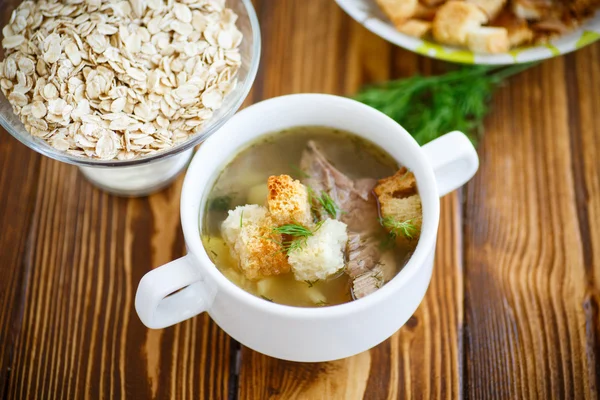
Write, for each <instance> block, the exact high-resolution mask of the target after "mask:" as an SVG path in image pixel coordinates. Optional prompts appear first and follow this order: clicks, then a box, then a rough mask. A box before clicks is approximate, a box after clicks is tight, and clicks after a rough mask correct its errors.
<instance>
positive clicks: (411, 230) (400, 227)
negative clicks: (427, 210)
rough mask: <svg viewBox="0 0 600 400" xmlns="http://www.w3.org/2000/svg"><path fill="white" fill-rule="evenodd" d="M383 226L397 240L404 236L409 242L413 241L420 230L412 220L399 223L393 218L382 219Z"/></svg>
mask: <svg viewBox="0 0 600 400" xmlns="http://www.w3.org/2000/svg"><path fill="white" fill-rule="evenodd" d="M379 222H380V223H381V226H383V227H384V228H386V229H388V230H389V236H390V238H392V239H396V238H397V237H398V236H404V237H405V238H406V239H408V240H413V239H414V238H415V236H416V235H417V234H418V233H419V229H418V228H417V227H416V226H415V225H414V224H413V223H412V219H409V220H406V221H398V220H396V219H394V218H391V217H385V218H380V220H379Z"/></svg>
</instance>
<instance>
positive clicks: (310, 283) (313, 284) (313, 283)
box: [304, 279, 319, 288]
mask: <svg viewBox="0 0 600 400" xmlns="http://www.w3.org/2000/svg"><path fill="white" fill-rule="evenodd" d="M304 282H306V284H307V285H308V287H309V288H311V287H313V286H315V284H316V283H317V282H319V280H318V279H315V280H314V281H309V280H306V281H304Z"/></svg>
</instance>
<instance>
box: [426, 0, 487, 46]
mask: <svg viewBox="0 0 600 400" xmlns="http://www.w3.org/2000/svg"><path fill="white" fill-rule="evenodd" d="M487 20H488V17H487V15H486V14H485V12H484V11H483V10H481V9H480V8H479V7H477V6H476V5H474V4H471V3H466V2H464V1H456V0H450V1H449V2H447V3H445V4H443V5H442V6H441V7H440V8H439V9H438V12H437V14H436V15H435V18H434V19H433V37H434V38H435V40H437V41H439V42H441V43H445V44H450V45H456V46H460V45H466V44H467V37H468V35H469V32H471V31H473V30H475V29H477V28H479V27H480V26H481V25H483V24H485V23H486V22H487Z"/></svg>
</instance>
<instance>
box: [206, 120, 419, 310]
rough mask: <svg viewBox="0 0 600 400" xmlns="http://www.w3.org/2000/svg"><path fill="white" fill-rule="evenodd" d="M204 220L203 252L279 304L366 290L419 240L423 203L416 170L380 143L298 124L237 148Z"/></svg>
mask: <svg viewBox="0 0 600 400" xmlns="http://www.w3.org/2000/svg"><path fill="white" fill-rule="evenodd" d="M298 165H299V167H298ZM398 170H401V171H403V176H400V175H399V173H396V171H398ZM406 174H409V175H410V178H409V179H408V180H406V181H404V180H403V179H405V178H407V176H408V175H406ZM400 178H402V180H401V179H400ZM403 187H406V191H405V192H402V193H404V194H402V195H399V193H400V192H401V190H400V189H401V188H403ZM399 190H400V191H399ZM380 204H381V209H380ZM202 223H203V226H202V232H203V235H202V240H203V244H204V247H205V248H206V250H207V253H208V254H209V256H210V257H211V259H212V260H213V262H214V263H215V265H216V266H217V268H219V270H220V271H221V272H222V273H223V274H224V275H225V276H226V277H227V278H228V279H230V280H231V281H232V282H233V283H235V284H236V285H238V286H239V287H241V288H242V289H244V290H246V291H248V292H250V293H251V294H254V295H256V296H259V297H262V298H263V299H265V300H268V301H273V302H276V303H280V304H286V305H292V306H300V307H315V306H328V305H335V304H341V303H345V302H349V301H352V300H353V299H359V298H361V297H364V296H367V295H369V294H371V293H373V292H374V291H376V290H378V289H379V288H381V287H382V286H383V285H384V284H385V283H386V282H388V281H389V280H391V279H392V278H393V277H394V276H395V275H396V274H397V273H398V272H399V270H400V269H401V268H402V267H403V266H404V264H405V263H406V261H407V260H408V259H409V258H410V255H411V254H412V251H413V250H414V247H415V245H416V242H417V240H418V236H419V233H420V227H421V205H420V198H419V195H418V192H417V187H416V182H414V176H412V174H411V173H410V172H406V169H403V168H401V167H400V166H398V165H397V163H396V162H395V160H393V159H392V158H391V157H390V156H389V155H388V154H386V153H385V152H384V151H383V150H382V149H380V148H379V147H377V146H375V145H374V144H372V143H370V142H368V141H366V140H364V139H362V138H359V137H357V136H354V135H352V134H351V133H347V132H340V131H337V130H334V129H330V128H325V127H298V128H294V129H290V130H288V131H285V132H279V133H276V134H272V135H269V136H267V137H264V138H263V139H261V140H259V141H258V142H256V143H254V144H252V145H251V146H249V147H248V148H246V149H244V150H242V151H241V152H240V153H239V154H238V155H236V157H235V158H234V159H233V160H232V161H231V162H230V164H228V165H227V166H226V167H225V168H224V169H223V172H222V173H221V175H220V176H219V177H218V178H217V180H216V182H215V184H214V186H213V188H212V190H211V192H210V196H209V199H208V202H207V207H206V211H205V214H204V219H203V221H202Z"/></svg>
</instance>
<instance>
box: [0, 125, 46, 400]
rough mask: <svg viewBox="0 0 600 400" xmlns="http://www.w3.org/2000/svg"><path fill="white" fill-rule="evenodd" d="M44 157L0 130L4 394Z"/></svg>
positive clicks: (0, 383)
mask: <svg viewBox="0 0 600 400" xmlns="http://www.w3.org/2000/svg"><path fill="white" fill-rule="evenodd" d="M39 162H40V157H39V156H38V155H36V153H34V152H33V151H30V150H28V149H27V148H26V147H25V146H23V145H22V144H21V143H19V142H18V141H17V140H16V139H14V138H12V137H10V136H9V134H8V133H6V131H4V130H0V193H1V194H2V195H1V196H0V210H1V212H0V227H2V233H0V260H2V262H0V277H1V278H0V343H1V345H0V397H3V394H4V390H5V388H6V383H7V381H8V378H9V375H10V370H9V368H10V365H11V361H12V355H13V346H14V341H15V338H16V335H17V334H18V331H19V326H20V319H21V317H22V310H23V306H24V299H23V296H24V291H25V280H26V277H27V275H28V274H29V273H30V271H29V270H27V268H26V267H27V265H26V260H25V248H26V246H27V240H28V229H27V228H28V227H29V226H30V224H31V212H32V209H33V205H34V202H35V195H36V185H35V181H36V178H35V177H36V175H37V171H38V168H39Z"/></svg>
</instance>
